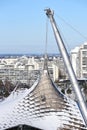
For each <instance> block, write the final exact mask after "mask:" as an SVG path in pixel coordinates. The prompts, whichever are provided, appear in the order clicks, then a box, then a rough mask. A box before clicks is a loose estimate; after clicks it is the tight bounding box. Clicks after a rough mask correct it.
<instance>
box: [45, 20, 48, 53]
mask: <svg viewBox="0 0 87 130" xmlns="http://www.w3.org/2000/svg"><path fill="white" fill-rule="evenodd" d="M47 43H48V19H46V43H45V54H47Z"/></svg>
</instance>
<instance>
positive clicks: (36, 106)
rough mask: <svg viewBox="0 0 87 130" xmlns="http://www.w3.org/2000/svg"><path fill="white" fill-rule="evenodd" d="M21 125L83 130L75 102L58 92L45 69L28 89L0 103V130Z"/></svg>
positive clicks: (55, 129) (82, 123)
mask: <svg viewBox="0 0 87 130" xmlns="http://www.w3.org/2000/svg"><path fill="white" fill-rule="evenodd" d="M20 124H25V125H29V126H33V127H37V128H40V129H44V130H57V129H64V128H65V129H69V130H72V129H74V130H75V129H77V130H80V129H84V130H85V129H86V128H85V125H84V121H83V118H82V116H81V114H80V111H79V108H78V106H77V104H76V102H74V101H72V100H71V99H69V98H67V97H65V96H64V95H63V94H61V93H60V92H59V90H58V89H57V87H56V86H55V85H54V83H53V82H52V80H51V79H50V77H49V74H48V72H47V70H43V72H42V74H41V76H40V77H39V79H37V81H36V82H35V83H34V85H33V86H32V87H31V88H30V89H26V90H22V91H19V92H18V91H14V92H12V94H11V95H10V96H9V97H8V98H7V99H6V100H5V101H3V102H1V103H0V129H1V130H4V129H8V128H11V127H14V126H18V125H20Z"/></svg>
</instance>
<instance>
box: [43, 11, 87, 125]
mask: <svg viewBox="0 0 87 130" xmlns="http://www.w3.org/2000/svg"><path fill="white" fill-rule="evenodd" d="M45 11H46V15H47V16H48V18H49V19H50V22H51V25H52V28H53V31H54V35H55V38H56V42H57V45H58V47H59V49H60V52H61V54H62V57H63V60H64V63H65V65H66V68H67V71H68V74H69V77H70V80H71V82H72V86H73V88H74V91H75V94H76V97H77V102H78V105H79V108H80V111H81V114H82V116H83V119H84V122H85V124H86V125H87V109H86V104H85V102H84V99H83V96H82V94H81V90H80V88H79V85H78V82H77V79H76V76H75V73H74V71H73V68H72V65H71V63H70V60H69V56H68V53H67V50H66V48H65V45H64V42H63V40H62V38H61V35H60V32H59V30H58V28H57V25H56V22H55V19H54V17H53V15H54V12H53V11H52V10H50V9H46V10H45Z"/></svg>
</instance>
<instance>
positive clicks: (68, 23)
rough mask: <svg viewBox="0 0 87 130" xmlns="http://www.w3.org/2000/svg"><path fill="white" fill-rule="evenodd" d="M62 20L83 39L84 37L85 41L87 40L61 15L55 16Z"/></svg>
mask: <svg viewBox="0 0 87 130" xmlns="http://www.w3.org/2000/svg"><path fill="white" fill-rule="evenodd" d="M55 15H56V16H57V17H58V18H59V19H60V20H62V21H63V22H64V23H65V24H66V25H68V26H69V27H70V28H71V29H72V30H74V31H75V32H77V33H78V34H79V35H80V36H81V37H83V38H84V39H85V40H87V37H86V36H84V35H83V34H82V33H81V32H80V31H79V30H77V29H76V28H75V27H73V26H72V25H71V24H70V23H68V22H66V21H65V20H64V19H63V18H62V17H60V16H59V15H57V14H55Z"/></svg>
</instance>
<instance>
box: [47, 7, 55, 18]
mask: <svg viewBox="0 0 87 130" xmlns="http://www.w3.org/2000/svg"><path fill="white" fill-rule="evenodd" d="M45 11H46V15H47V16H48V17H49V16H50V15H52V16H53V15H54V11H53V10H51V9H50V8H48V9H45Z"/></svg>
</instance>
